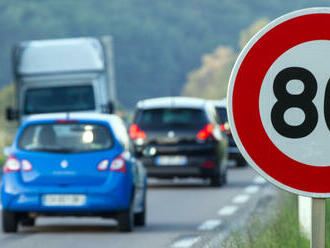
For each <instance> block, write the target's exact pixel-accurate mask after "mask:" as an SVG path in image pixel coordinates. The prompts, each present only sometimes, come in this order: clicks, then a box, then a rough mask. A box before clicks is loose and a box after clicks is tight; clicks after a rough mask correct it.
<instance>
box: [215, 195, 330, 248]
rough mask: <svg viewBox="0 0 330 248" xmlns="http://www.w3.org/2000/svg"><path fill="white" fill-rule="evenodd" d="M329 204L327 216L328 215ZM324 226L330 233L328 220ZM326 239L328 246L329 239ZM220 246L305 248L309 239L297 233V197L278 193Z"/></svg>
mask: <svg viewBox="0 0 330 248" xmlns="http://www.w3.org/2000/svg"><path fill="white" fill-rule="evenodd" d="M328 205H329V204H327V213H328V215H327V216H329V214H330V209H329V206H328ZM327 227H328V230H330V229H329V227H330V224H329V221H328V222H327ZM327 237H329V235H327ZM327 239H328V241H327V243H328V244H329V239H330V238H327ZM220 247H224V248H305V247H306V248H308V247H309V240H308V239H307V238H305V237H304V236H302V235H301V234H300V232H299V225H298V200H297V196H296V195H293V194H291V193H286V192H281V193H280V196H279V197H277V198H276V201H275V202H274V203H272V204H271V205H270V206H269V207H268V208H267V209H266V210H264V211H262V212H259V213H256V214H255V215H254V216H253V217H251V220H250V221H249V223H248V224H247V225H246V226H245V227H244V228H243V229H240V230H236V231H233V232H232V234H231V236H230V237H229V238H228V239H226V240H225V241H224V242H223V244H222V245H221V246H220ZM327 247H328V246H327Z"/></svg>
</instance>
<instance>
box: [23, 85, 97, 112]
mask: <svg viewBox="0 0 330 248" xmlns="http://www.w3.org/2000/svg"><path fill="white" fill-rule="evenodd" d="M93 109H95V100H94V91H93V87H92V86H90V85H77V86H69V87H50V88H49V87H48V88H37V89H28V90H27V91H26V93H25V101H24V113H25V114H38V113H55V112H69V111H85V110H93Z"/></svg>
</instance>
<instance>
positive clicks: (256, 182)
mask: <svg viewBox="0 0 330 248" xmlns="http://www.w3.org/2000/svg"><path fill="white" fill-rule="evenodd" d="M148 184H149V187H148V196H147V198H148V203H147V226H146V227H137V228H135V229H134V231H133V232H132V233H120V232H118V231H117V229H116V222H115V221H113V220H109V219H101V218H71V217H65V218H58V217H56V218H54V217H53V218H50V217H49V218H48V217H47V218H46V217H42V218H39V219H38V220H37V222H36V226H35V227H32V228H31V227H29V228H28V227H20V228H19V232H18V233H17V234H4V233H2V231H1V232H0V247H1V248H3V247H6V248H7V247H10V248H11V247H24V248H30V247H31V248H38V247H40V248H45V247H46V248H58V247H72V248H74V247H76V248H84V247H113V248H134V247H138V248H158V247H171V248H190V247H203V246H204V245H205V244H207V243H208V242H212V237H213V236H215V234H218V233H219V232H220V233H221V230H222V229H225V228H226V229H228V228H235V225H237V223H238V222H239V220H242V219H243V216H244V215H246V214H247V213H248V211H249V209H251V208H253V207H252V205H253V204H255V203H256V202H257V200H258V198H260V197H262V195H263V193H262V192H263V191H264V190H265V189H266V188H268V190H269V188H271V190H273V188H272V187H271V186H270V185H269V183H267V182H265V181H264V180H263V179H262V178H260V177H259V176H257V174H256V173H255V172H254V171H253V170H252V169H251V168H249V167H244V168H235V167H231V168H230V169H229V172H228V184H227V185H226V186H224V187H221V188H211V187H209V186H208V182H207V181H203V180H198V179H181V180H157V179H150V180H149V182H148ZM0 218H1V217H0ZM0 228H1V227H0ZM212 234H213V235H212ZM213 242H214V238H213Z"/></svg>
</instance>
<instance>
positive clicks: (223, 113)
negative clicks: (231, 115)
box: [216, 107, 227, 124]
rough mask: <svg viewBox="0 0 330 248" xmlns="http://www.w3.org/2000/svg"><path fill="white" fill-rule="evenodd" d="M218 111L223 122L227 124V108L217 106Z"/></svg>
mask: <svg viewBox="0 0 330 248" xmlns="http://www.w3.org/2000/svg"><path fill="white" fill-rule="evenodd" d="M216 110H217V113H218V115H219V117H220V122H221V124H225V123H226V122H227V110H226V108H224V107H217V108H216Z"/></svg>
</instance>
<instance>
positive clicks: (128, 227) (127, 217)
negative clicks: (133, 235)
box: [117, 203, 134, 232]
mask: <svg viewBox="0 0 330 248" xmlns="http://www.w3.org/2000/svg"><path fill="white" fill-rule="evenodd" d="M132 205H133V204H132V203H131V204H130V207H129V209H127V210H126V211H123V212H120V213H119V214H118V217H117V221H118V228H119V231H121V232H131V231H132V230H133V226H134V213H133V206H132Z"/></svg>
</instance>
